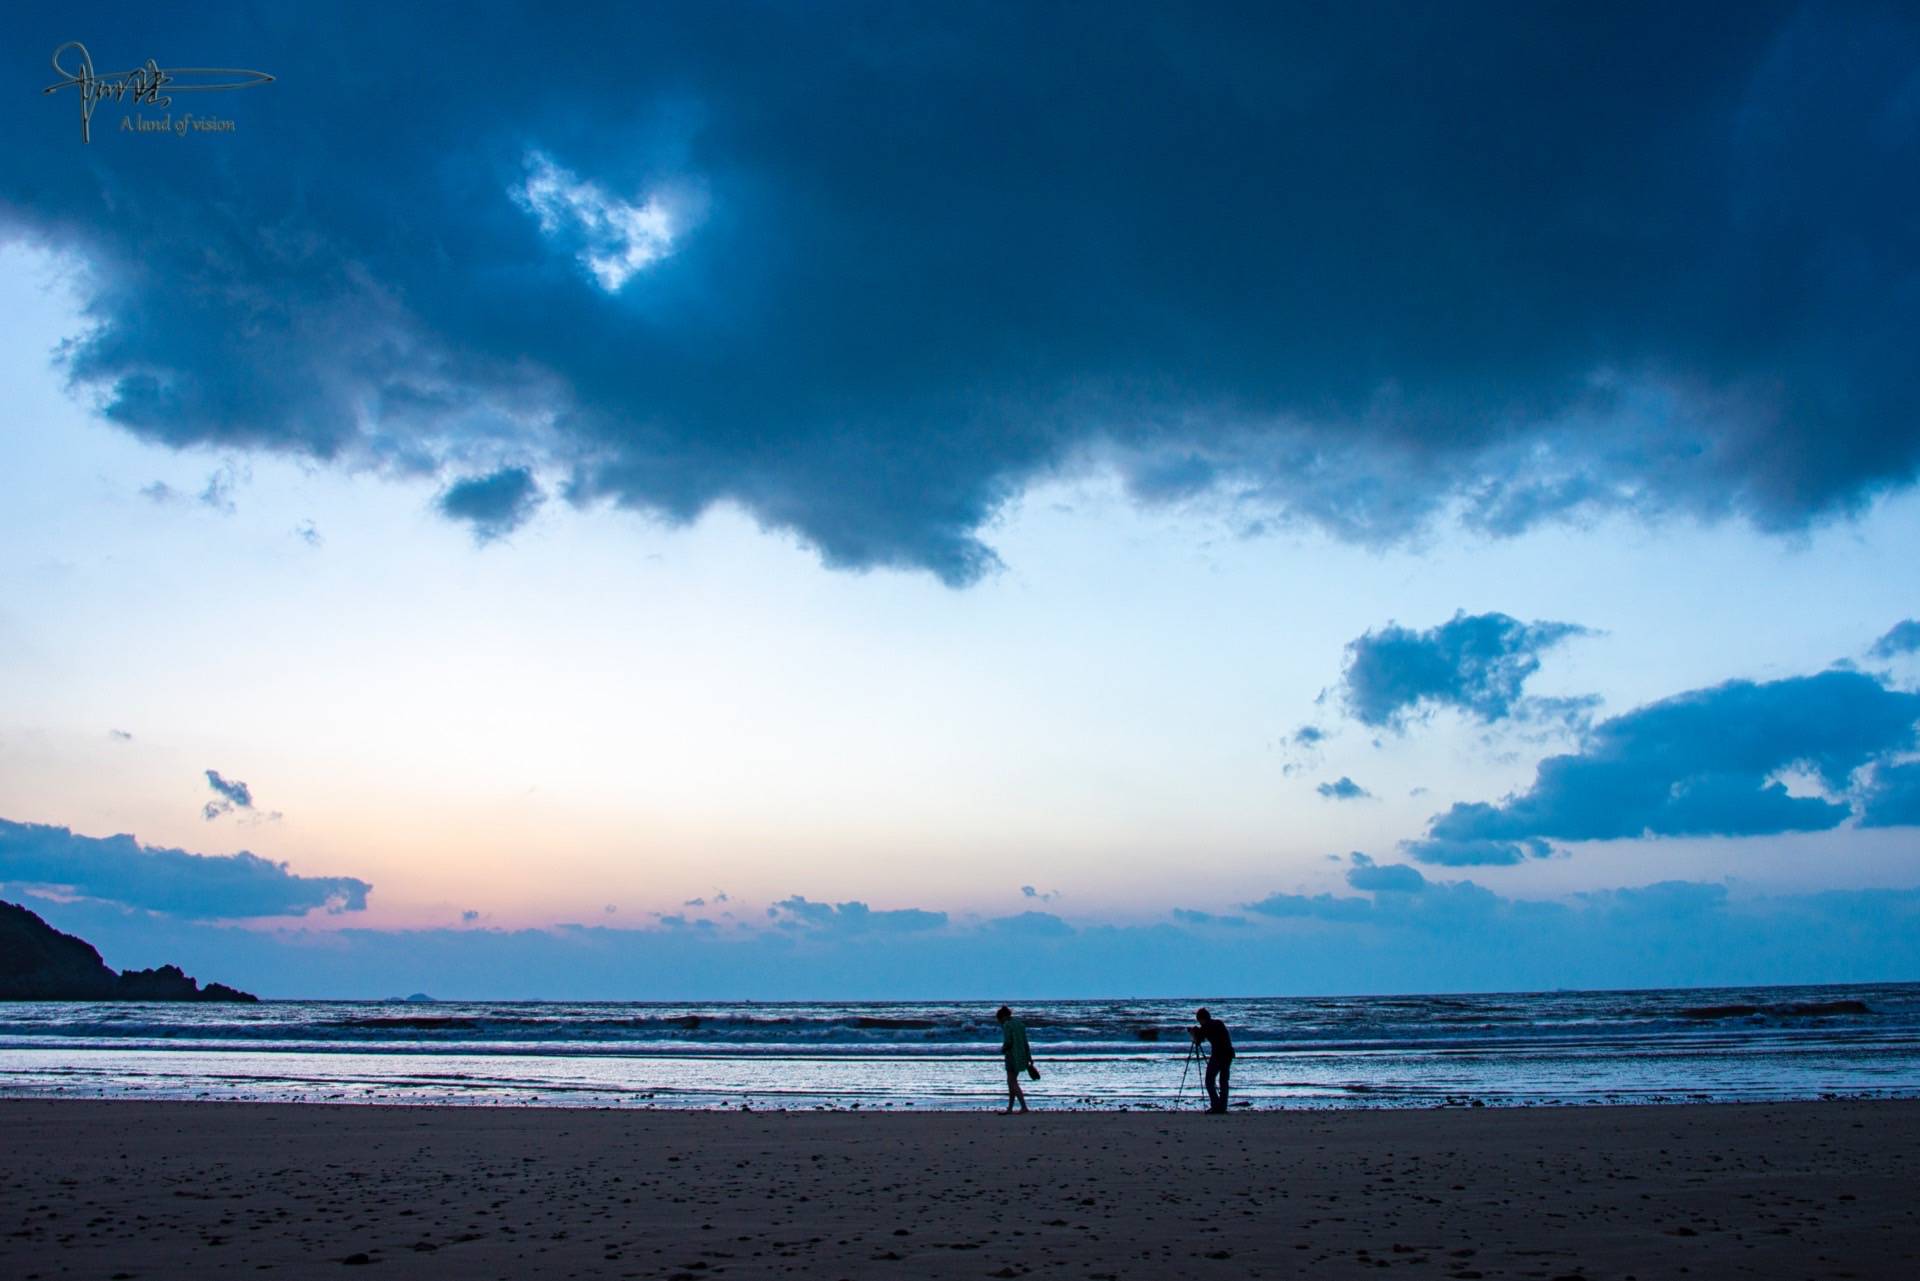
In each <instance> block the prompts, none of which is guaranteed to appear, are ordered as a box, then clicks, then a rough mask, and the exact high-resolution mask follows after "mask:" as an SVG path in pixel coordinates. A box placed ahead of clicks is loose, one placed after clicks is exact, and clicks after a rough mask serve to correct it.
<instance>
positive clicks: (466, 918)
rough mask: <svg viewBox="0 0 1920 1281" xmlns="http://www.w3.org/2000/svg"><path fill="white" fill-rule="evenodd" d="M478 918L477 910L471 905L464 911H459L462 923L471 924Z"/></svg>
mask: <svg viewBox="0 0 1920 1281" xmlns="http://www.w3.org/2000/svg"><path fill="white" fill-rule="evenodd" d="M479 919H480V913H479V911H478V910H476V909H474V908H471V907H470V908H468V909H467V910H466V911H464V912H462V913H460V922H461V924H463V925H472V924H473V923H474V922H475V921H477V920H479Z"/></svg>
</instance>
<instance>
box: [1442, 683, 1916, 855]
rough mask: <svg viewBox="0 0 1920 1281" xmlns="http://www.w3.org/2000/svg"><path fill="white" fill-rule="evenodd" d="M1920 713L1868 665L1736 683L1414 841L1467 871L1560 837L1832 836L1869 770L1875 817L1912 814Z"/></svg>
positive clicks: (1601, 728) (1619, 728) (1657, 708)
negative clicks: (1793, 779)
mask: <svg viewBox="0 0 1920 1281" xmlns="http://www.w3.org/2000/svg"><path fill="white" fill-rule="evenodd" d="M1916 720H1920V694H1911V693H1906V692H1903V691H1900V690H1896V689H1893V688H1891V687H1889V686H1887V685H1885V684H1883V683H1881V682H1880V681H1879V680H1877V679H1875V678H1874V677H1872V676H1868V675H1866V674H1864V673H1861V672H1856V671H1845V670H1831V671H1826V672H1822V673H1820V674H1819V675H1817V676H1797V677H1791V678H1788V679H1785V680H1778V681H1766V682H1759V683H1756V682H1753V681H1728V682H1727V683H1726V684H1724V685H1716V686H1714V687H1712V688H1711V689H1701V690H1693V691H1691V692H1689V693H1685V694H1680V695H1677V696H1675V697H1673V698H1669V699H1665V700H1663V701H1661V702H1658V703H1652V704H1649V705H1647V706H1645V707H1641V708H1636V709H1635V710H1633V711H1631V712H1627V713H1625V714H1624V715H1621V716H1616V717H1614V718H1612V719H1611V720H1606V721H1602V722H1601V723H1600V724H1598V725H1596V726H1594V727H1593V729H1592V731H1591V733H1590V734H1589V735H1588V738H1587V741H1586V743H1585V745H1584V746H1583V747H1582V749H1581V750H1580V751H1579V752H1577V753H1572V754H1568V755H1562V756H1550V757H1548V758H1547V759H1546V760H1544V761H1542V762H1540V766H1539V769H1538V772H1537V773H1536V775H1535V777H1534V781H1533V785H1532V786H1531V787H1529V788H1528V789H1527V790H1525V791H1524V792H1519V793H1517V794H1515V795H1513V796H1509V797H1507V798H1506V799H1505V800H1503V801H1501V802H1499V803H1498V804H1486V803H1484V802H1474V803H1469V804H1456V805H1454V806H1453V807H1452V808H1451V809H1449V810H1447V811H1446V812H1445V813H1443V814H1440V815H1438V816H1436V817H1435V818H1434V819H1433V820H1432V822H1431V823H1430V824H1429V825H1428V829H1427V836H1426V838H1425V839H1423V840H1418V841H1410V842H1408V843H1407V846H1406V848H1407V851H1408V852H1409V853H1410V854H1411V855H1412V856H1413V857H1414V858H1416V859H1418V860H1419V861H1420V862H1423V863H1439V864H1446V865H1454V866H1458V865H1463V864H1470V863H1517V862H1520V861H1521V860H1522V859H1523V858H1526V857H1528V856H1535V857H1540V856H1544V855H1546V854H1547V853H1549V852H1550V846H1549V844H1548V843H1549V842H1552V841H1599V840H1621V839H1630V838H1635V837H1642V836H1764V835H1772V834H1776V833H1782V832H1820V831H1826V830H1828V829H1830V828H1834V827H1838V826H1839V825H1840V824H1841V823H1842V822H1844V821H1845V820H1846V819H1847V818H1848V817H1850V816H1851V815H1852V813H1853V809H1852V806H1851V804H1850V803H1849V801H1848V799H1847V796H1846V794H1847V793H1848V792H1849V791H1850V790H1851V789H1853V788H1854V787H1855V778H1854V775H1855V772H1856V771H1858V770H1860V769H1862V767H1864V766H1867V765H1870V764H1872V765H1877V767H1878V775H1877V777H1879V778H1881V779H1887V780H1890V781H1889V782H1888V783H1887V785H1886V790H1885V791H1884V792H1870V793H1869V794H1868V796H1867V802H1866V803H1867V806H1868V809H1867V815H1866V817H1867V820H1868V821H1875V820H1876V817H1877V819H1878V821H1880V822H1883V823H1888V824H1891V823H1901V822H1905V821H1909V820H1907V819H1905V818H1902V817H1900V816H1901V815H1904V814H1905V813H1906V809H1905V808H1904V806H1903V803H1902V802H1901V800H1900V799H1899V798H1900V794H1901V787H1902V780H1903V779H1904V778H1905V775H1904V774H1903V773H1902V772H1901V771H1902V769H1903V768H1904V767H1898V766H1890V765H1889V762H1888V757H1889V756H1891V755H1892V754H1895V753H1899V752H1903V751H1905V750H1907V749H1909V748H1911V747H1912V746H1913V744H1914V741H1915V732H1914V731H1915V721H1916ZM1795 770H1798V771H1804V772H1805V773H1807V774H1808V775H1811V776H1812V777H1813V778H1814V779H1816V780H1818V782H1819V783H1820V784H1821V785H1822V786H1823V787H1824V788H1825V789H1826V791H1827V793H1828V794H1829V795H1827V796H1820V795H1794V794H1793V792H1792V791H1791V790H1790V789H1789V788H1788V786H1787V785H1786V783H1785V782H1784V781H1782V779H1781V778H1780V777H1779V776H1780V775H1782V774H1783V773H1785V772H1789V771H1795Z"/></svg>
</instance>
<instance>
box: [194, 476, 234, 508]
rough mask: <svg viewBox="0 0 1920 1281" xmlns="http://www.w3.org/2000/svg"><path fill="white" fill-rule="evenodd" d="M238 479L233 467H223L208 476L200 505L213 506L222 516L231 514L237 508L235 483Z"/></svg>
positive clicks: (201, 492) (202, 490) (201, 493)
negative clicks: (234, 496)
mask: <svg viewBox="0 0 1920 1281" xmlns="http://www.w3.org/2000/svg"><path fill="white" fill-rule="evenodd" d="M236 481H237V477H236V476H235V473H234V469H233V468H232V467H221V468H219V469H218V470H217V471H215V472H213V474H211V475H210V476H208V477H207V483H206V486H205V487H204V488H203V489H201V491H200V505H201V506H202V507H211V508H212V509H213V510H215V511H217V512H219V513H220V514H221V515H222V516H231V515H233V513H234V512H235V511H236V510H237V507H236V505H235V503H234V501H233V490H234V485H235V483H236Z"/></svg>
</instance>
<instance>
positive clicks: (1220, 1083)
mask: <svg viewBox="0 0 1920 1281" xmlns="http://www.w3.org/2000/svg"><path fill="white" fill-rule="evenodd" d="M1232 1077H1233V1056H1232V1055H1231V1054H1216V1055H1214V1056H1213V1057H1211V1058H1209V1059H1208V1060H1207V1103H1208V1104H1209V1105H1210V1106H1211V1107H1212V1109H1213V1110H1214V1111H1215V1112H1225V1111H1226V1110H1227V1087H1228V1085H1229V1084H1230V1082H1231V1079H1232Z"/></svg>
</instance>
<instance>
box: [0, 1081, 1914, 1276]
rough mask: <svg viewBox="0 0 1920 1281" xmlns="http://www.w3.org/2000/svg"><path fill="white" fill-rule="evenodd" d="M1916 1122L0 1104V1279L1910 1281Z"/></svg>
mask: <svg viewBox="0 0 1920 1281" xmlns="http://www.w3.org/2000/svg"><path fill="white" fill-rule="evenodd" d="M1916 1140H1920V1102H1857V1103H1856V1102H1825V1103H1797V1104H1746V1105H1720V1106H1697V1107H1696V1106H1676V1107H1657V1108H1656V1107H1641V1108H1625V1107H1621V1108H1558V1109H1545V1108H1543V1109H1515V1110H1503V1109H1471V1110H1447V1111H1420V1112H1272V1111H1269V1112H1257V1113H1254V1112H1249V1113H1236V1114H1234V1115H1231V1116H1226V1117H1209V1116H1205V1115H1201V1114H1198V1113H1178V1114H1173V1113H1162V1114H1153V1113H1121V1114H1115V1113H1105V1114H1096V1113H1057V1114H1053V1115H1047V1114H1045V1113H1036V1114H1035V1115H1033V1116H1029V1117H1025V1118H1022V1117H1012V1118H1007V1117H1002V1116H1000V1115H998V1114H997V1113H986V1112H982V1113H960V1114H956V1113H944V1114H923V1115H911V1114H908V1115H900V1114H897V1113H890V1114H879V1115H877V1114H873V1113H763V1112H755V1113H742V1112H734V1113H674V1112H640V1111H586V1110H565V1109H541V1108H516V1109H493V1108H480V1107H464V1108H409V1107H365V1106H360V1107H347V1106H319V1105H299V1104H247V1103H157V1102H101V1101H43V1100H12V1101H6V1102H0V1277H6V1278H14V1279H18V1281H29V1279H30V1278H35V1277H40V1278H52V1277H58V1276H75V1277H98V1278H161V1277H191V1278H203V1277H209V1276H226V1275H233V1276H242V1275H244V1276H255V1275H258V1274H260V1273H270V1274H271V1275H273V1276H296V1277H306V1276H316V1277H338V1276H341V1275H342V1268H343V1267H344V1268H346V1269H348V1270H349V1272H348V1275H357V1272H355V1271H354V1270H355V1269H357V1268H358V1267H360V1266H363V1265H364V1266H369V1267H372V1268H375V1269H378V1270H379V1273H378V1274H380V1275H405V1276H422V1277H435V1276H445V1277H462V1278H488V1277H513V1278H519V1277H535V1276H538V1277H543V1278H545V1277H551V1278H564V1277H576V1276H578V1277H678V1278H683V1279H691V1278H702V1279H704V1278H709V1277H720V1276H730V1277H778V1276H782V1275H791V1276H796V1277H823V1278H835V1277H887V1278H918V1277H966V1278H980V1277H1016V1276H1036V1277H1045V1276H1055V1277H1062V1278H1090V1279H1095V1281H1098V1279H1101V1278H1117V1277H1151V1278H1169V1277H1199V1278H1229V1277H1249V1276H1260V1277H1273V1276H1313V1277H1324V1276H1353V1275H1360V1274H1362V1273H1363V1272H1364V1274H1366V1275H1374V1274H1377V1273H1379V1272H1381V1271H1382V1270H1383V1269H1390V1270H1392V1271H1394V1272H1400V1271H1403V1270H1404V1271H1406V1272H1407V1273H1408V1274H1409V1275H1412V1276H1416V1277H1432V1278H1442V1277H1457V1278H1475V1277H1546V1278H1553V1277H1573V1276H1579V1277H1583V1278H1591V1279H1594V1281H1599V1279H1601V1278H1624V1277H1637V1278H1651V1277H1674V1276H1682V1275H1689V1276H1694V1277H1701V1278H1714V1277H1742V1276H1761V1277H1875V1278H1879V1277H1886V1278H1903V1279H1906V1278H1916V1277H1920V1218H1916V1215H1917V1214H1920V1208H1917V1206H1920V1198H1917V1197H1916V1192H1920V1170H1916V1169H1915V1168H1914V1165H1913V1162H1914V1160H1915V1156H1916Z"/></svg>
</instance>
